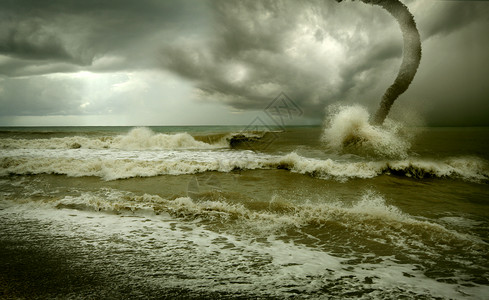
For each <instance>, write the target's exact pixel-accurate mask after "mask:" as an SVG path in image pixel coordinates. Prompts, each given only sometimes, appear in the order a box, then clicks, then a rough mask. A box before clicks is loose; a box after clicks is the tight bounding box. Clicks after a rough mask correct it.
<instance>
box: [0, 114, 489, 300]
mask: <svg viewBox="0 0 489 300" xmlns="http://www.w3.org/2000/svg"><path fill="white" fill-rule="evenodd" d="M349 110H350V111H347V112H346V113H344V115H341V113H342V112H344V110H341V111H337V112H335V116H336V118H331V120H330V122H329V123H327V124H325V126H324V127H323V126H303V127H300V126H299V127H284V128H278V129H276V130H275V129H273V130H272V129H270V128H268V127H267V128H263V130H254V131H249V130H246V128H244V127H240V126H207V127H206V126H203V127H136V128H131V127H47V128H34V127H29V128H25V127H24V128H2V129H0V138H1V139H0V166H1V167H0V219H1V222H0V254H1V258H0V270H1V271H0V274H1V275H0V292H1V293H2V294H0V296H2V297H3V296H5V297H7V298H8V297H27V298H46V297H47V298H53V297H61V298H70V297H71V298H90V297H92V298H99V297H103V298H175V297H177V298H178V297H179V298H208V299H214V298H288V297H291V298H294V297H295V298H311V299H344V298H360V299H396V298H405V299H440V298H441V299H487V298H488V297H489V256H488V253H489V245H488V242H489V231H488V229H489V209H488V208H489V189H488V188H487V187H488V183H489V167H488V159H489V151H488V150H489V146H488V144H487V141H488V138H489V129H488V128H428V127H423V128H420V127H417V128H411V127H403V126H401V124H398V123H395V122H393V121H392V123H387V124H386V125H385V126H383V127H373V126H370V125H369V124H368V116H367V115H365V113H364V112H363V111H362V109H360V108H355V107H352V108H349ZM388 122H391V121H388Z"/></svg>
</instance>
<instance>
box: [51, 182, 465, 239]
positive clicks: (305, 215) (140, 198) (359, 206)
mask: <svg viewBox="0 0 489 300" xmlns="http://www.w3.org/2000/svg"><path fill="white" fill-rule="evenodd" d="M282 200H283V201H282ZM51 205H54V206H55V207H57V208H60V209H77V210H88V211H102V212H109V213H116V214H127V213H130V214H143V215H144V214H148V213H151V214H167V215H170V216H172V217H178V218H184V219H189V220H199V221H204V222H210V223H216V224H222V223H226V224H227V226H226V227H227V228H229V229H232V230H233V231H235V230H238V231H243V232H244V233H246V232H250V231H252V232H253V234H260V233H261V234H265V235H269V234H280V233H281V232H284V231H287V230H289V229H299V228H307V227H308V226H312V227H311V229H314V230H315V228H318V226H319V227H321V226H327V228H329V230H331V232H332V233H333V232H334V230H333V229H334V228H335V227H339V228H343V229H342V230H349V231H351V230H353V231H358V232H360V233H363V234H364V235H365V233H368V234H367V235H368V238H370V239H374V240H377V239H379V238H381V237H382V236H384V235H389V236H390V237H393V236H395V238H394V239H402V241H397V244H398V245H399V246H403V247H404V246H407V245H409V247H421V246H422V245H418V244H416V243H411V242H409V241H408V240H405V239H406V236H410V237H415V236H418V235H420V236H421V235H426V234H427V232H429V234H430V235H431V237H430V239H431V240H433V241H435V243H434V244H435V245H436V246H437V247H438V246H440V243H441V244H443V245H447V246H449V245H450V244H451V243H453V241H454V240H458V241H459V242H460V241H463V240H467V239H469V238H468V237H466V236H464V235H462V234H460V233H458V232H456V231H452V230H449V229H447V228H445V227H443V226H442V225H440V224H437V223H431V222H428V221H424V220H418V219H416V218H414V217H413V216H410V215H408V214H406V213H403V212H402V211H401V210H400V209H399V208H397V207H395V206H392V205H389V204H387V203H386V201H385V199H384V198H383V197H382V196H381V195H379V194H377V193H375V192H372V191H367V192H364V193H363V195H362V196H361V198H360V199H358V200H357V201H354V202H353V203H352V204H345V203H343V202H341V201H333V202H324V203H314V204H308V203H304V204H292V203H290V201H288V200H287V199H279V198H278V197H276V196H273V197H272V199H271V200H270V202H269V204H268V206H264V207H263V208H261V209H256V208H255V207H253V206H252V205H250V206H249V207H248V206H247V205H246V204H241V203H232V202H228V201H227V200H226V198H225V197H224V196H222V195H221V196H219V197H218V199H207V200H194V199H192V198H189V197H179V198H175V199H164V198H162V197H160V196H158V195H149V194H144V195H135V194H132V193H129V192H123V191H118V190H112V189H104V190H102V191H100V192H86V193H82V194H81V195H80V196H66V197H64V198H63V199H60V200H56V201H54V203H52V204H51ZM399 229H401V231H402V232H403V234H395V232H399ZM406 232H409V234H407V235H406ZM316 233H318V232H316ZM471 241H473V240H471Z"/></svg>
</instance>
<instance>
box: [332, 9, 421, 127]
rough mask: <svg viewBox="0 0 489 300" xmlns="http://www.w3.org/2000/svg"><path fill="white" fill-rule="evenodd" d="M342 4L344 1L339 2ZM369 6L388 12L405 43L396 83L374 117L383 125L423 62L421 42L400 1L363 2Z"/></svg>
mask: <svg viewBox="0 0 489 300" xmlns="http://www.w3.org/2000/svg"><path fill="white" fill-rule="evenodd" d="M337 1H338V2H341V1H342V0H337ZM361 1H362V2H364V3H367V4H374V5H379V6H380V7H382V8H383V9H385V10H387V11H388V12H389V13H390V14H391V15H392V16H393V17H394V18H395V19H396V21H397V22H398V23H399V26H400V28H401V31H402V38H403V41H404V48H403V54H404V55H403V59H402V63H401V67H400V68H399V72H398V74H397V77H396V79H395V80H394V83H393V84H392V85H391V86H390V87H389V88H388V89H387V90H386V91H385V93H384V96H382V100H381V102H380V107H379V108H378V109H377V112H376V113H375V115H374V117H373V120H372V121H373V124H376V125H381V124H383V123H384V121H385V118H386V117H387V115H388V114H389V111H390V109H391V107H392V104H394V101H396V99H397V98H398V97H399V96H400V95H401V94H402V93H404V92H405V91H406V90H407V88H408V87H409V85H410V84H411V82H412V81H413V78H414V75H416V71H417V70H418V66H419V63H420V61H421V40H420V37H419V32H418V29H417V28H416V22H415V21H414V17H413V15H412V14H411V13H410V12H409V9H408V8H407V7H406V6H405V5H404V4H403V3H401V2H400V1H399V0H361Z"/></svg>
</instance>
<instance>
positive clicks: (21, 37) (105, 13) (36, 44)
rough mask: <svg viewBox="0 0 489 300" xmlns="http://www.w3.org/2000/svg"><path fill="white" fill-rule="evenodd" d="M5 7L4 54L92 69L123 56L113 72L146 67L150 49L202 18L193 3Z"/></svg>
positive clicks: (20, 2) (11, 71) (0, 44)
mask: <svg viewBox="0 0 489 300" xmlns="http://www.w3.org/2000/svg"><path fill="white" fill-rule="evenodd" d="M0 7H1V10H0V16H1V18H0V55H4V56H6V57H8V58H12V59H23V60H25V63H28V62H29V61H31V62H33V63H34V64H36V65H47V64H54V63H60V62H65V63H69V64H72V65H74V66H82V67H89V66H90V65H92V64H93V62H94V60H96V59H97V58H100V57H103V56H110V55H112V56H121V57H123V58H124V60H123V63H120V65H118V66H112V69H117V68H120V69H124V68H128V67H130V68H138V67H139V68H141V67H147V65H145V64H149V62H147V61H146V60H145V57H147V54H148V53H147V51H149V50H155V48H156V47H157V45H158V43H164V42H165V41H164V40H165V38H168V37H169V36H171V34H173V33H174V32H175V31H184V30H185V29H186V28H190V26H192V25H195V22H197V21H196V20H198V19H199V15H198V14H197V11H195V10H196V8H195V7H192V6H191V3H190V2H188V1H151V0H145V1H128V0H126V1H124V0H121V1H95V0H90V1H69V0H68V1H63V0H54V1H28V0H16V1H1V2H0ZM153 56H154V55H153ZM134 60H136V61H135V62H134ZM0 67H1V69H0V70H1V72H0V73H1V74H4V75H30V74H29V73H22V72H21V71H22V68H21V69H20V70H19V69H16V68H15V67H16V66H15V64H14V65H12V64H8V63H7V64H3V65H0ZM48 69H49V68H48ZM85 69H86V68H85ZM60 71H64V69H63V68H61V70H60Z"/></svg>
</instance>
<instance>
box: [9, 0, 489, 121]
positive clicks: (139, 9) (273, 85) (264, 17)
mask: <svg viewBox="0 0 489 300" xmlns="http://www.w3.org/2000/svg"><path fill="white" fill-rule="evenodd" d="M403 2H404V3H405V4H406V5H407V6H408V7H409V9H410V11H411V12H412V13H413V14H414V15H415V18H416V21H417V24H418V29H419V31H420V35H421V39H422V41H423V46H424V53H423V55H424V56H423V62H422V64H421V66H420V69H419V71H418V75H417V77H416V78H415V79H414V82H413V84H412V85H411V87H410V89H409V90H408V91H407V92H406V93H405V94H403V95H402V96H401V98H402V99H400V101H399V105H401V106H402V105H404V104H401V103H407V104H408V105H409V106H411V107H415V108H417V109H418V111H419V112H420V114H422V115H425V116H426V118H427V119H428V120H435V121H434V123H436V124H445V123H447V124H450V122H452V121H453V122H455V123H457V124H469V125H470V124H475V123H477V124H487V122H489V116H488V114H489V112H488V111H487V105H486V103H487V95H488V92H489V91H488V90H487V84H486V82H487V79H488V71H486V70H488V69H489V66H487V64H488V61H489V59H488V57H487V56H488V55H487V53H486V51H485V50H486V49H487V47H488V46H489V38H488V37H487V34H483V33H484V32H487V29H488V28H489V20H488V18H487V15H489V5H488V3H487V2H464V1H430V2H429V3H426V1H403ZM0 8H1V9H0V105H1V106H2V112H1V115H3V116H17V115H39V116H48V115H83V114H94V113H97V111H96V110H93V108H94V107H97V110H98V111H99V112H100V111H105V112H107V113H109V112H111V111H112V112H113V111H117V107H118V106H117V104H118V101H120V103H121V106H120V107H119V108H120V109H122V108H123V107H130V105H128V104H127V103H129V101H133V102H131V103H136V104H137V101H136V100H134V99H135V97H136V96H135V95H137V93H135V92H134V91H127V93H126V94H125V93H122V92H119V93H118V94H117V97H115V96H114V95H111V94H110V93H109V92H105V93H94V92H93V91H92V92H91V93H90V94H87V93H86V91H87V86H86V83H84V82H83V80H81V79H80V78H79V77H76V76H75V77H71V74H78V73H79V72H82V71H83V72H91V73H94V74H115V73H118V74H119V75H117V76H115V75H110V76H112V77H111V78H116V79H117V80H116V79H114V80H116V81H114V82H111V83H110V84H112V85H114V84H121V83H123V82H124V80H125V79H123V78H125V77H124V76H122V75H120V74H125V73H134V72H140V73H144V72H148V71H150V72H163V73H164V74H174V76H176V77H175V78H177V79H178V80H180V82H182V84H184V85H188V84H190V85H191V86H193V88H194V93H192V95H191V97H193V98H195V99H196V101H199V102H200V103H203V104H205V103H209V105H223V106H225V107H230V108H232V109H235V110H237V111H252V110H262V109H264V108H265V107H266V106H267V105H268V103H269V102H270V101H271V100H273V99H274V98H275V97H276V96H277V95H278V94H279V93H280V92H284V93H286V94H287V95H288V96H289V97H290V98H291V99H292V100H293V101H294V102H295V103H297V105H299V106H300V107H301V109H302V110H303V112H304V117H307V118H309V119H311V120H316V121H317V122H318V123H319V122H321V119H322V117H323V115H324V111H325V107H326V106H327V105H328V104H331V103H337V102H341V103H346V104H351V103H360V104H362V105H365V106H367V107H368V108H370V109H371V110H374V109H375V108H376V107H377V105H378V100H379V98H380V97H381V95H382V94H383V92H384V91H385V90H386V88H387V87H388V86H389V85H390V84H391V83H392V82H393V80H394V78H395V77H396V74H397V70H398V69H399V66H400V64H401V60H402V35H401V31H400V30H399V27H398V25H397V23H396V21H395V20H394V19H393V18H392V17H391V16H390V15H389V14H388V13H387V12H385V11H384V10H383V9H382V8H379V7H375V6H371V5H367V4H364V3H362V2H361V1H343V2H342V3H340V4H338V3H337V2H336V1H334V0H323V1H319V0H312V1H308V2H303V1H301V2H298V1H292V0H273V1H272V0H268V1H224V0H222V1H221V0H215V1H212V0H208V1H151V0H144V1H130V0H126V1H102V2H101V1H95V0H91V1H61V0H58V1H48V2H46V3H45V2H41V1H33V0H32V1H27V0H17V1H8V0H0ZM462 42H465V44H460V43H462ZM467 53H468V54H473V55H475V57H472V58H471V59H469V62H468V63H464V62H463V59H462V58H461V57H464V56H466V55H467ZM457 70H463V72H465V73H461V72H460V71H459V72H457ZM447 72H451V73H447ZM108 76H109V75H108ZM126 77H127V76H126ZM163 77H165V76H163ZM141 78H147V76H146V77H145V76H143V77H141ZM468 78H470V79H471V80H470V82H467V81H468ZM457 79H461V80H462V82H464V83H465V84H467V83H469V86H470V90H469V89H468V88H467V87H466V85H465V86H464V85H463V84H462V83H458V82H459V81H457ZM172 80H173V79H172ZM464 80H465V81H464ZM152 82H154V81H152ZM151 84H152V83H151ZM162 85H164V83H162ZM109 87H110V85H109ZM101 89H103V87H101ZM105 89H106V90H108V88H105ZM151 90H154V91H161V92H162V93H164V91H162V90H161V88H160V87H156V86H155V87H153V86H151V85H149V86H147V87H146V92H145V93H142V94H141V97H143V96H145V95H152V97H153V100H152V101H153V102H154V101H156V100H157V99H158V97H157V96H156V92H151ZM101 94H103V95H104V97H106V98H104V99H102V98H103V97H101V96H100V95H101ZM93 95H97V97H96V99H95V98H94V99H90V97H95V96H93ZM126 96H127V97H126ZM165 97H166V96H161V97H160V98H161V101H167V100H165V99H166V98H165ZM129 98H130V99H131V100H128V99H129ZM95 102H97V103H95ZM85 103H91V104H90V105H91V107H92V110H87V108H88V107H90V106H87V105H84V104H85ZM182 103H187V104H188V103H189V101H183V100H182ZM109 104H110V107H108V106H107V105H109ZM136 104H134V105H136ZM187 104H185V105H187ZM104 105H106V106H104ZM182 105H184V104H182ZM396 105H398V103H397V102H396ZM440 106H443V107H442V109H438V110H436V109H435V108H436V107H440ZM460 106H461V107H463V108H464V109H466V111H465V112H463V109H462V110H461V109H460V108H459V107H460ZM481 108H484V109H481ZM185 109H186V107H185V106H182V107H181V108H180V110H181V111H182V113H181V114H182V116H183V115H184V113H183V111H185ZM455 111H458V112H459V114H460V112H462V115H458V116H457V117H456V120H455V119H454V118H455V115H454V112H455ZM177 113H178V112H177Z"/></svg>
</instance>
